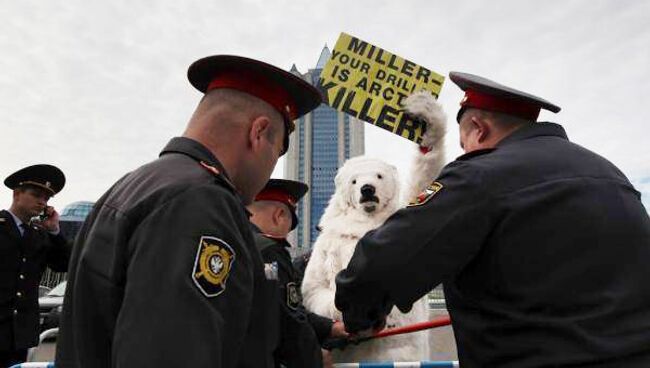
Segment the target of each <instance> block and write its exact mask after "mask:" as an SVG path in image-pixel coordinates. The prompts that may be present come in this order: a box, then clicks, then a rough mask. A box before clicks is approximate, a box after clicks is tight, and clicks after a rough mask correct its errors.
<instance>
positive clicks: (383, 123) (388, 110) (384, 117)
mask: <svg viewBox="0 0 650 368" xmlns="http://www.w3.org/2000/svg"><path fill="white" fill-rule="evenodd" d="M398 113H399V112H398V111H397V109H395V108H393V107H391V106H388V105H384V106H382V108H381V112H380V113H379V116H378V117H377V122H376V123H375V125H376V126H378V127H380V128H383V129H386V130H388V131H390V132H393V131H395V119H396V118H397V114H398ZM390 123H392V124H390Z"/></svg>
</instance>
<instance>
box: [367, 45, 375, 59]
mask: <svg viewBox="0 0 650 368" xmlns="http://www.w3.org/2000/svg"><path fill="white" fill-rule="evenodd" d="M374 53H375V46H372V45H370V51H368V59H372V55H373V54H374Z"/></svg>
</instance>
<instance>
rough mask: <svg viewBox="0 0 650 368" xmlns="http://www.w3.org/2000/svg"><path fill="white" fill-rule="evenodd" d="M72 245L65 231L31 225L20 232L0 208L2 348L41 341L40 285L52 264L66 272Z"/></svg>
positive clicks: (0, 343)
mask: <svg viewBox="0 0 650 368" xmlns="http://www.w3.org/2000/svg"><path fill="white" fill-rule="evenodd" d="M69 257H70V247H69V245H68V243H67V241H66V239H65V238H64V237H63V235H61V234H59V235H52V234H50V233H48V232H46V231H44V230H39V229H36V228H34V227H28V228H27V229H26V230H25V234H24V235H23V236H21V235H20V232H19V230H18V227H17V226H16V222H15V221H14V219H13V217H12V216H11V214H10V213H9V212H8V211H5V210H3V211H0V351H9V350H16V349H27V348H29V347H32V346H35V345H37V344H38V334H39V332H40V329H39V320H38V318H39V310H38V285H39V283H40V281H41V277H42V276H43V272H44V271H45V267H47V266H49V267H50V268H52V269H53V270H55V271H59V272H63V271H65V270H66V269H67V267H68V258H69Z"/></svg>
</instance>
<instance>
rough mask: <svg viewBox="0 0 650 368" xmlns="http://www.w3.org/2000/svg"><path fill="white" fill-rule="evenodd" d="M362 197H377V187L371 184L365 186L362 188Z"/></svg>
mask: <svg viewBox="0 0 650 368" xmlns="http://www.w3.org/2000/svg"><path fill="white" fill-rule="evenodd" d="M361 195H362V196H364V197H370V196H373V195H375V187H374V186H373V185H370V184H364V185H363V186H362V187H361Z"/></svg>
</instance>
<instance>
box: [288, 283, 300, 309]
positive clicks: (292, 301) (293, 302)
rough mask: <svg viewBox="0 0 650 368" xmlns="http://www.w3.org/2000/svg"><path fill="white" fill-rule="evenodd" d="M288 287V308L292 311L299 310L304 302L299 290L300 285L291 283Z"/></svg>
mask: <svg viewBox="0 0 650 368" xmlns="http://www.w3.org/2000/svg"><path fill="white" fill-rule="evenodd" d="M286 287H287V307H289V308H291V309H298V307H299V306H300V303H301V302H302V297H301V295H300V291H299V290H298V285H297V284H296V283H295V282H289V283H287V285H286Z"/></svg>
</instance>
